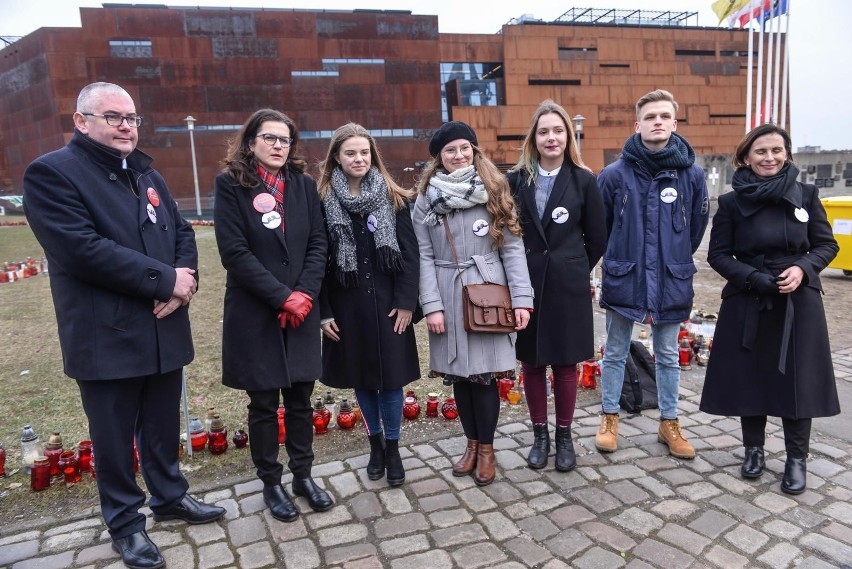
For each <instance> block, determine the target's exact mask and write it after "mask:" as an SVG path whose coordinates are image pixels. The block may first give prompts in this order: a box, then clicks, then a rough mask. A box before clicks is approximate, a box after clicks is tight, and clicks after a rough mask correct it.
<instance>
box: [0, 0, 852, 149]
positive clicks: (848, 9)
mask: <svg viewBox="0 0 852 569" xmlns="http://www.w3.org/2000/svg"><path fill="white" fill-rule="evenodd" d="M129 2H133V3H135V4H160V5H162V4H167V5H169V6H188V5H192V6H197V5H204V6H234V7H240V8H247V7H254V8H262V7H266V8H301V9H317V8H323V9H329V10H352V9H355V8H375V9H393V10H411V11H412V12H413V13H414V14H437V15H438V25H439V28H440V31H442V32H466V33H495V32H497V31H498V30H500V28H501V26H502V25H503V24H505V23H506V22H507V21H509V20H510V19H512V18H515V17H518V16H520V15H521V14H523V13H528V14H531V15H532V16H533V17H535V18H539V19H543V20H553V19H555V18H557V17H559V16H560V15H561V14H563V13H564V12H566V11H567V10H569V9H570V8H572V7H588V6H594V7H598V8H632V9H636V8H640V9H648V10H671V9H676V10H680V11H690V12H698V18H697V25H699V26H716V25H717V22H718V18H717V17H716V16H715V14H713V12H712V10H711V9H710V5H711V4H712V3H713V0H572V1H568V2H565V1H562V2H560V1H555V2H554V1H551V2H530V3H521V2H517V1H514V0H486V1H485V2H481V1H466V2H465V1H460V0H346V1H338V0H313V1H305V0H278V1H273V0H250V1H247V2H239V1H235V0H231V1H219V0H196V1H195V2H194V3H193V2H188V1H187V2H179V1H178V2H173V1H171V0H129ZM789 2H790V8H791V12H792V14H793V16H792V17H791V18H790V59H791V62H790V90H791V94H790V97H791V99H790V105H791V120H792V128H791V130H792V135H793V146H794V147H799V146H805V145H812V146H821V147H822V148H823V150H830V149H852V112H850V109H849V97H850V94H852V74H850V72H849V70H850V67H852V66H850V64H849V60H850V57H852V33H850V31H849V29H848V26H849V23H850V22H852V0H789ZM80 6H90V7H100V6H101V2H98V1H89V0H38V1H36V0H0V13H2V17H0V36H23V35H26V34H28V33H30V32H32V31H34V30H35V29H37V28H39V27H43V26H79V25H80V13H79V10H78V8H79V7H80ZM524 6H525V7H524ZM782 21H783V19H782ZM689 24H690V25H696V19H695V18H693V19H691V20H690V21H689ZM723 25H724V24H723ZM755 37H756V36H755ZM675 95H677V93H675ZM687 136H688V134H687Z"/></svg>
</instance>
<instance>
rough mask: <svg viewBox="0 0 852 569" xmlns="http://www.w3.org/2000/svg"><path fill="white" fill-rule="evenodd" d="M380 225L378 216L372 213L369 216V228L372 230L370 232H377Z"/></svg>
mask: <svg viewBox="0 0 852 569" xmlns="http://www.w3.org/2000/svg"><path fill="white" fill-rule="evenodd" d="M378 227H379V222H378V221H377V220H376V216H375V215H373V214H372V213H371V214H370V215H368V216H367V229H369V230H370V233H375V232H376V229H377V228H378Z"/></svg>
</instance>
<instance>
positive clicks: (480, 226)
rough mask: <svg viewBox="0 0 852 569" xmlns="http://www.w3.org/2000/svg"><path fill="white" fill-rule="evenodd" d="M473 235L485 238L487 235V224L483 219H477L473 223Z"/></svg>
mask: <svg viewBox="0 0 852 569" xmlns="http://www.w3.org/2000/svg"><path fill="white" fill-rule="evenodd" d="M471 229H473V234H474V235H476V236H477V237H485V236H486V235H488V222H487V221H485V220H484V219H477V220H476V221H474V222H473V227H471Z"/></svg>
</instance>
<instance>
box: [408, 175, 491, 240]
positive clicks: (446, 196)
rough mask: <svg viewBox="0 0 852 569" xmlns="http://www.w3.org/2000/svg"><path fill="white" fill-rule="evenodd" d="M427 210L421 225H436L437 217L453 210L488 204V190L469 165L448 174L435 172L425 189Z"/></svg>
mask: <svg viewBox="0 0 852 569" xmlns="http://www.w3.org/2000/svg"><path fill="white" fill-rule="evenodd" d="M426 200H427V201H428V202H429V209H428V210H427V211H426V216H425V217H424V219H423V223H424V224H426V225H437V224H438V217H439V216H441V215H447V214H448V213H450V212H452V211H453V210H455V209H467V208H469V207H473V206H475V205H477V204H484V203H487V202H488V190H486V189H485V184H483V183H482V180H481V179H480V178H479V174H477V173H476V169H475V168H474V167H473V165H472V164H471V165H470V166H468V167H467V168H461V169H459V170H456V171H455V172H452V173H450V174H445V173H443V172H441V171H437V172H435V174H434V175H433V176H432V178H431V179H430V180H429V187H428V188H426Z"/></svg>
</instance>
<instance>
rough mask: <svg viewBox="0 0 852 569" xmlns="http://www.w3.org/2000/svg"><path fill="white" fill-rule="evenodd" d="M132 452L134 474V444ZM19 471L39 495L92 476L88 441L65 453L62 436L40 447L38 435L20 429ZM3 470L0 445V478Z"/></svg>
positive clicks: (54, 436) (136, 465)
mask: <svg viewBox="0 0 852 569" xmlns="http://www.w3.org/2000/svg"><path fill="white" fill-rule="evenodd" d="M133 452H134V469H136V470H138V468H139V459H138V455H137V454H136V445H135V443H134V445H133ZM21 467H22V469H23V471H24V473H26V474H29V475H30V487H31V488H32V490H33V492H41V491H42V490H45V489H47V488H48V487H49V486H50V485H51V484H58V483H60V482H62V481H63V480H64V481H65V484H66V485H71V484H76V483H77V482H79V481H80V480H81V474H82V473H83V472H91V473H92V476H93V477H94V476H95V469H94V454H93V452H92V441H80V442H79V443H78V444H77V448H76V450H74V449H72V450H66V449H65V448H64V447H63V444H62V435H61V434H60V433H59V431H54V433H53V434H52V435H51V436H50V437H49V438H48V440H47V442H46V443H44V445H41V444H40V439H39V436H38V433H36V432H35V430H33V428H32V426H31V425H24V429H23V431H22V432H21ZM5 470H6V452H5V450H3V447H2V445H0V476H5Z"/></svg>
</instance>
